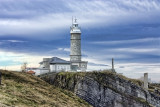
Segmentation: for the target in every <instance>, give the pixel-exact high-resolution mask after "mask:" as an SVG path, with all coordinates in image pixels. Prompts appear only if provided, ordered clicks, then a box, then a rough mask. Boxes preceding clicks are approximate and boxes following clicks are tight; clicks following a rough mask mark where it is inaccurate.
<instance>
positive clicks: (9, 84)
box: [0, 71, 90, 107]
mask: <svg viewBox="0 0 160 107" xmlns="http://www.w3.org/2000/svg"><path fill="white" fill-rule="evenodd" d="M0 72H2V85H1V86H0V103H1V104H5V105H8V106H14V105H15V106H17V107H89V106H90V105H89V104H88V103H86V102H85V101H84V100H82V99H80V98H78V97H76V96H75V95H74V94H73V93H72V92H70V91H67V90H62V89H59V88H56V87H54V86H51V85H50V84H48V83H46V82H45V81H43V80H41V79H40V78H38V77H35V76H32V75H30V74H26V73H22V72H11V71H0Z"/></svg>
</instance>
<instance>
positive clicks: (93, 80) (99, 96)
mask: <svg viewBox="0 0 160 107" xmlns="http://www.w3.org/2000/svg"><path fill="white" fill-rule="evenodd" d="M43 79H45V80H46V81H48V82H49V83H50V84H54V85H55V86H57V87H60V88H63V89H67V90H70V91H72V92H74V93H75V94H76V95H77V96H79V97H80V98H82V99H84V100H86V101H87V102H88V103H90V104H91V105H93V106H95V107H151V106H153V107H160V95H158V94H156V93H154V92H150V91H148V90H145V89H144V88H143V87H142V85H143V83H142V82H141V81H138V80H133V79H129V78H126V77H124V76H122V75H118V74H116V73H112V72H110V71H103V72H85V73H84V72H83V73H82V72H79V73H73V72H61V73H58V74H54V76H53V75H50V76H44V77H43Z"/></svg>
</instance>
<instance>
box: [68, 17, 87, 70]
mask: <svg viewBox="0 0 160 107" xmlns="http://www.w3.org/2000/svg"><path fill="white" fill-rule="evenodd" d="M70 34H71V40H70V62H71V70H72V71H78V70H80V71H86V69H87V63H88V62H87V61H81V56H82V55H81V28H80V27H79V26H78V23H77V19H76V18H75V19H74V21H73V19H72V26H71V28H70Z"/></svg>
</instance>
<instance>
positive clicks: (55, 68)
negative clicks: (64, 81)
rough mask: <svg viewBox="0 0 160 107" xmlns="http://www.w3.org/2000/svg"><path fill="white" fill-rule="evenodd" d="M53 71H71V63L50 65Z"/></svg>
mask: <svg viewBox="0 0 160 107" xmlns="http://www.w3.org/2000/svg"><path fill="white" fill-rule="evenodd" d="M50 70H51V72H60V71H62V70H63V71H69V70H70V64H68V65H66V64H55V65H50Z"/></svg>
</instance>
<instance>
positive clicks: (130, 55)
mask: <svg viewBox="0 0 160 107" xmlns="http://www.w3.org/2000/svg"><path fill="white" fill-rule="evenodd" d="M72 16H76V17H77V19H78V23H79V25H80V26H81V31H82V35H81V36H82V54H83V55H82V57H83V60H85V61H89V65H88V69H90V70H92V69H110V68H111V58H114V59H115V68H116V71H117V72H119V73H123V74H124V75H126V76H128V77H131V78H139V77H141V76H143V73H144V72H148V73H149V77H150V78H151V79H152V80H153V81H160V78H159V77H160V1H159V0H0V69H5V68H6V69H11V70H20V66H21V64H22V63H23V62H28V66H30V67H37V66H38V63H39V62H40V61H41V60H42V58H43V57H53V56H57V57H61V58H64V59H66V60H69V54H70V53H69V50H70V26H71V24H72Z"/></svg>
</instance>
